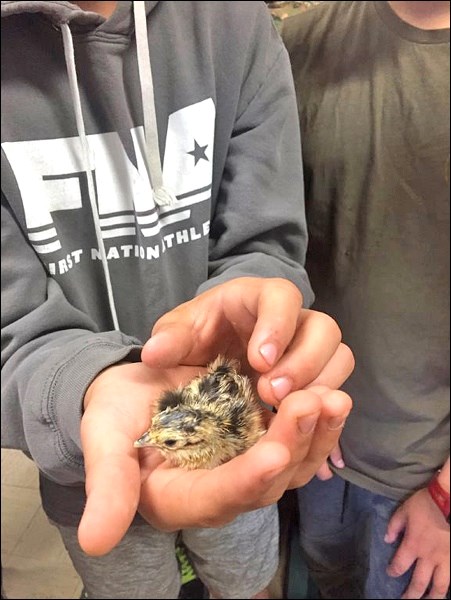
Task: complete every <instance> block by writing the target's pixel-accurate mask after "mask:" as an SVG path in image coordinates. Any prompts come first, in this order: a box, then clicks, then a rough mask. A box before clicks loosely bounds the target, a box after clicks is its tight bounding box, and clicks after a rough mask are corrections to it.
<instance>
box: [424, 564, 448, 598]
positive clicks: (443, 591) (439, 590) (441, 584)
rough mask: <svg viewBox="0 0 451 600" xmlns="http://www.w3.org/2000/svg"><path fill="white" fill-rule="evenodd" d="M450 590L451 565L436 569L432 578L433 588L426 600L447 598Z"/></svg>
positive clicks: (440, 566)
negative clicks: (450, 572)
mask: <svg viewBox="0 0 451 600" xmlns="http://www.w3.org/2000/svg"><path fill="white" fill-rule="evenodd" d="M448 589H449V563H448V564H446V565H444V566H442V565H439V566H438V567H436V569H435V571H434V573H433V576H432V586H431V589H430V591H429V593H428V594H427V596H426V598H446V597H447V593H448Z"/></svg>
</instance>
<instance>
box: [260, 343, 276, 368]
mask: <svg viewBox="0 0 451 600" xmlns="http://www.w3.org/2000/svg"><path fill="white" fill-rule="evenodd" d="M260 354H261V355H262V356H263V358H264V359H265V361H266V362H267V363H268V365H269V366H270V367H272V366H273V364H274V363H275V362H276V358H277V348H276V347H275V346H274V344H270V343H268V344H263V346H260Z"/></svg>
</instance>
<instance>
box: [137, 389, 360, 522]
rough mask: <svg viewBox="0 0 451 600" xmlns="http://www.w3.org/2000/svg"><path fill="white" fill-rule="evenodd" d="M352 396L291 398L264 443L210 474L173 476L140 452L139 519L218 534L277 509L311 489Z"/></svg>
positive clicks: (315, 392)
mask: <svg viewBox="0 0 451 600" xmlns="http://www.w3.org/2000/svg"><path fill="white" fill-rule="evenodd" d="M350 410H351V400H350V398H349V396H347V395H346V394H345V393H343V392H340V391H331V390H329V389H327V388H325V387H317V388H312V389H311V390H309V391H299V392H293V393H292V394H290V395H289V396H288V397H287V398H285V400H284V401H283V403H282V404H281V406H280V408H279V410H278V412H277V414H275V415H272V418H271V419H270V423H269V428H268V431H267V432H266V434H265V435H263V436H262V438H261V439H260V440H259V441H258V442H257V443H256V444H255V445H254V446H253V447H252V448H250V449H249V450H248V451H247V452H245V453H244V454H241V455H240V456H237V457H236V458H234V459H232V460H230V461H229V462H227V463H225V464H223V465H221V466H219V467H216V468H214V469H211V470H206V469H198V470H195V471H186V470H184V469H179V468H172V467H170V466H169V465H168V464H167V462H161V459H158V458H156V457H155V455H154V454H153V453H147V452H146V451H147V449H143V451H142V469H143V473H146V476H145V479H144V480H143V485H142V491H141V500H140V506H139V510H140V513H141V514H142V515H143V516H144V517H145V518H146V519H147V520H148V521H149V523H151V524H152V525H153V526H154V527H157V528H158V529H162V530H167V531H174V530H178V529H182V528H186V527H217V526H220V525H223V524H225V523H227V522H229V521H231V520H232V519H233V518H235V517H236V516H237V515H238V514H240V513H242V512H246V511H250V510H254V509H256V508H260V507H262V506H266V505H269V504H272V503H274V502H276V501H277V500H279V498H281V496H282V494H283V493H284V492H285V490H286V489H289V488H295V487H298V486H300V485H304V484H305V483H307V482H308V481H309V480H310V479H311V478H312V477H313V476H314V474H315V472H316V471H317V470H318V468H319V467H320V465H321V464H322V463H323V462H324V461H325V460H326V457H327V456H328V455H329V453H330V452H331V450H332V448H334V447H335V446H336V445H337V443H338V439H339V436H340V433H341V429H342V427H343V424H344V422H345V420H346V417H347V415H348V414H349V411H350Z"/></svg>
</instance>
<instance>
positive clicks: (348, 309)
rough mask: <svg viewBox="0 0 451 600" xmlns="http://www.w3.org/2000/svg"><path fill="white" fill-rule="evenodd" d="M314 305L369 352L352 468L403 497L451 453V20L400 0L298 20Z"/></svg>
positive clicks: (333, 8)
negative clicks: (436, 24)
mask: <svg viewBox="0 0 451 600" xmlns="http://www.w3.org/2000/svg"><path fill="white" fill-rule="evenodd" d="M283 37H284V41H285V43H286V45H287V48H288V51H289V53H290V55H291V60H292V65H293V72H294V78H295V83H296V87H297V95H298V102H299V113H300V123H301V133H302V141H303V152H304V167H305V185H306V202H307V221H308V225H309V232H310V246H309V252H308V260H307V270H308V273H309V275H310V278H311V282H312V285H313V289H314V291H315V293H316V303H315V305H314V308H316V309H318V310H321V311H324V312H326V313H329V314H330V315H332V316H333V317H334V318H335V319H336V320H337V321H338V323H339V324H340V326H341V328H342V331H343V339H344V341H345V342H346V343H347V344H348V345H349V346H350V347H351V348H352V350H353V351H354V354H355V357H356V368H355V372H354V374H353V375H352V377H351V378H350V380H349V381H348V382H347V384H346V385H345V386H344V387H345V389H346V391H348V392H349V393H350V395H351V396H352V398H353V400H354V409H353V411H352V413H351V416H350V417H349V419H348V422H347V424H346V426H345V429H344V432H343V436H342V438H341V446H342V450H343V453H344V458H345V462H346V464H347V467H346V469H345V470H344V471H340V473H342V474H343V477H345V478H346V479H348V480H349V481H351V482H353V483H356V484H357V485H360V486H362V487H365V488H367V489H370V490H371V491H373V492H376V493H381V494H383V495H386V496H389V497H391V498H395V499H402V498H404V497H405V496H406V495H407V494H409V493H411V492H412V490H415V489H417V488H419V487H422V486H423V485H424V484H425V482H426V481H427V480H428V479H429V478H430V477H431V476H432V474H433V473H434V471H435V470H436V469H437V468H439V467H440V466H441V465H442V464H443V462H444V461H445V460H446V457H447V456H448V453H449V360H450V357H449V111H450V107H449V68H450V59H449V53H450V48H449V29H446V30H434V31H426V30H420V29H417V28H415V27H412V26H410V25H408V24H407V23H405V22H404V21H402V20H401V19H399V18H398V17H397V16H396V15H395V13H394V12H393V11H392V10H391V8H390V6H389V4H388V3H387V2H323V3H321V4H320V5H319V6H317V7H315V8H312V9H311V10H309V11H308V12H307V13H303V14H300V15H297V16H295V17H292V18H289V19H287V20H286V21H285V22H284V28H283Z"/></svg>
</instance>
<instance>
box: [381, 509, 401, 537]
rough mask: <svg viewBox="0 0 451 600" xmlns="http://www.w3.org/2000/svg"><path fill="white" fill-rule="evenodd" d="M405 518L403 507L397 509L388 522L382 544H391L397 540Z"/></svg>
mask: <svg viewBox="0 0 451 600" xmlns="http://www.w3.org/2000/svg"><path fill="white" fill-rule="evenodd" d="M405 526H406V516H405V513H404V510H403V507H402V506H401V508H398V510H397V511H396V512H395V514H394V515H393V516H392V517H391V519H390V521H389V522H388V526H387V532H386V533H385V537H384V542H385V543H387V544H393V542H394V541H395V540H396V539H397V538H398V536H399V535H400V533H401V532H402V531H403V530H404V529H405Z"/></svg>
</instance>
